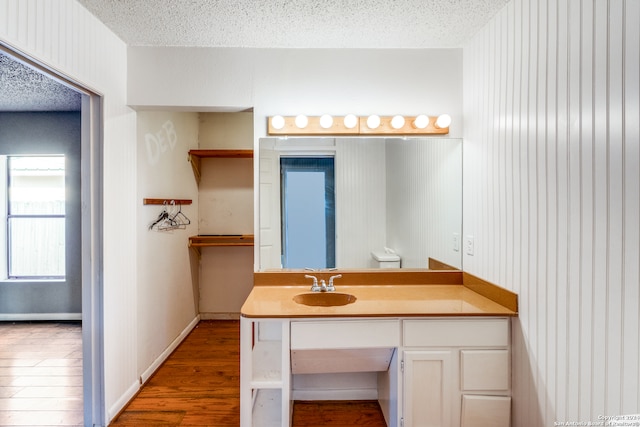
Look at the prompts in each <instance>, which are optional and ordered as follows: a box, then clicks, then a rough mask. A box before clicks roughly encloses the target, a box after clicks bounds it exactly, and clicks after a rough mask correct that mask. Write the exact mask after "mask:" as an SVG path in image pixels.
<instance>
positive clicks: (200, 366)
mask: <svg viewBox="0 0 640 427" xmlns="http://www.w3.org/2000/svg"><path fill="white" fill-rule="evenodd" d="M239 396H240V331H239V322H238V321H233V320H225V321H220V320H216V321H202V322H200V323H199V324H198V325H197V326H196V328H195V329H194V330H193V331H192V332H191V333H190V334H189V336H188V337H187V338H186V339H185V340H184V341H183V342H182V344H180V346H179V347H178V348H177V349H176V350H175V351H174V352H173V354H172V355H171V356H170V357H169V358H168V359H167V360H166V361H165V363H164V364H163V365H162V366H161V367H160V368H159V369H158V371H157V372H156V373H155V374H154V375H153V376H152V377H151V379H149V381H148V382H147V383H146V384H145V385H144V386H143V387H142V389H141V390H140V392H139V393H138V395H137V396H136V397H135V398H134V399H133V400H132V401H131V402H130V403H129V405H128V406H127V407H126V408H125V409H124V411H123V412H122V413H121V414H120V415H119V416H118V417H117V418H116V419H115V420H114V421H113V422H112V424H111V425H113V426H216V427H231V426H233V427H237V426H238V425H240V400H239ZM293 425H294V426H301V427H302V426H305V427H306V426H335V427H347V426H348V427H352V426H369V427H386V424H385V422H384V417H383V415H382V411H381V410H380V406H379V405H378V403H377V402H375V401H374V402H370V401H366V402H296V404H295V405H294V414H293Z"/></svg>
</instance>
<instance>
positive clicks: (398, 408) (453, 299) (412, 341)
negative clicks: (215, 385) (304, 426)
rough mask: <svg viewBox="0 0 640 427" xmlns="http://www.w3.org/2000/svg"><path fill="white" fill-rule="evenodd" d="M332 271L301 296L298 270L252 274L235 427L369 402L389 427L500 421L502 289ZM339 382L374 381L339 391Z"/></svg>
mask: <svg viewBox="0 0 640 427" xmlns="http://www.w3.org/2000/svg"><path fill="white" fill-rule="evenodd" d="M314 274H315V273H314ZM317 274H318V275H321V274H322V273H317ZM331 274H332V275H335V274H336V272H331ZM341 274H342V275H343V277H342V278H341V279H339V280H336V291H335V292H333V293H332V292H316V293H311V292H309V288H310V286H308V285H306V283H310V282H309V280H307V279H305V278H304V272H274V273H266V272H263V273H255V286H254V288H253V290H252V292H251V294H250V295H249V297H248V299H247V300H246V301H245V304H244V305H243V307H242V312H241V314H242V316H241V330H240V333H241V344H240V354H241V356H240V360H241V364H240V369H241V371H240V411H241V413H240V420H241V425H242V426H244V427H249V426H278V427H280V426H289V425H290V423H291V412H292V408H293V400H295V399H301V400H314V399H324V400H339V399H349V400H357V399H377V400H378V401H379V402H380V406H381V408H382V410H383V413H384V416H385V419H386V421H387V424H388V425H389V426H420V425H430V426H443V427H449V426H467V427H469V426H474V427H485V426H487V427H488V426H492V427H502V426H504V427H507V426H509V422H510V408H511V398H510V394H511V382H510V377H511V374H510V318H511V317H513V316H515V315H517V297H516V296H515V295H514V294H512V293H511V292H509V291H506V290H504V289H502V288H499V287H497V286H495V285H492V284H490V283H487V282H484V281H482V280H479V279H477V278H474V277H473V276H469V275H465V273H462V272H453V271H451V272H432V271H413V272H412V271H409V272H404V271H403V272H400V270H398V271H389V272H387V273H382V272H375V273H372V272H364V271H363V272H356V271H351V272H341ZM328 276H329V274H327V277H328ZM465 282H466V284H465ZM332 294H333V295H332ZM358 375H360V377H358ZM341 378H344V379H345V381H346V382H353V383H354V384H355V382H357V381H355V380H356V379H358V378H367V379H371V378H373V381H374V385H373V388H369V389H366V388H365V389H358V388H357V387H355V386H354V387H353V388H352V389H350V388H349V387H346V388H342V389H339V388H337V387H335V383H336V381H338V382H339V381H340V379H341ZM294 380H298V381H297V383H298V385H296V381H294ZM309 380H311V381H314V382H316V383H318V384H320V386H319V387H318V388H316V389H314V390H312V391H310V390H308V389H305V387H304V384H305V381H309ZM323 386H324V389H323Z"/></svg>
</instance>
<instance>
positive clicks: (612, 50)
mask: <svg viewBox="0 0 640 427" xmlns="http://www.w3.org/2000/svg"><path fill="white" fill-rule="evenodd" d="M638 22H640V4H639V3H638V2H636V1H634V0H627V1H623V0H610V1H605V0H602V1H600V0H598V1H580V0H568V1H561V0H513V1H511V2H510V3H509V4H508V5H507V7H505V8H504V9H503V10H502V11H501V12H500V13H499V14H498V15H497V16H496V17H495V18H494V19H493V20H492V21H491V22H490V23H489V24H488V25H487V26H486V27H485V28H484V29H483V30H482V31H481V32H480V33H479V34H478V35H477V36H476V37H475V38H474V39H473V40H472V41H471V42H470V43H469V44H468V45H467V46H466V47H465V49H464V58H463V62H464V118H465V129H464V138H465V140H464V144H465V146H464V147H465V148H464V165H465V168H464V233H465V234H466V235H474V237H475V249H476V250H475V254H474V255H473V256H465V258H464V268H465V270H466V271H468V272H470V273H473V274H476V275H479V276H481V277H483V278H485V279H488V280H490V281H493V282H496V283H499V284H501V285H504V286H506V287H508V288H510V289H512V290H514V291H516V292H518V294H519V295H520V316H519V318H518V319H516V320H515V322H514V328H513V334H514V336H513V339H514V370H513V373H514V378H513V389H514V399H513V401H514V405H515V407H514V425H516V426H523V427H528V426H534V425H535V426H542V425H554V424H553V423H554V422H555V421H583V422H584V421H598V417H599V416H607V415H609V416H613V415H618V414H629V413H638V412H640V381H639V377H640V372H639V365H638V351H639V348H640V337H639V333H638V323H639V320H640V319H639V317H638V313H639V311H640V307H639V288H640V276H639V272H638V265H639V264H640V255H639V252H640V251H639V249H640V248H639V247H640V230H639V226H640V221H639V220H638V218H639V217H640V208H639V200H640V191H639V186H640V174H639V171H640V154H639V153H640V151H639V147H638V145H639V144H638V142H639V132H638V123H639V122H640V117H639V108H638V97H639V79H640V77H639V76H640V70H639V59H640V47H639V45H640V43H639V39H640V34H639V29H638V27H639V26H638Z"/></svg>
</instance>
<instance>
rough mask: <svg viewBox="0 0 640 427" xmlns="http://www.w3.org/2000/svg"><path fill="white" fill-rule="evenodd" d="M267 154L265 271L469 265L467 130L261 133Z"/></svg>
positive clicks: (262, 210)
mask: <svg viewBox="0 0 640 427" xmlns="http://www.w3.org/2000/svg"><path fill="white" fill-rule="evenodd" d="M259 156H260V158H259V174H260V177H259V184H260V189H259V191H260V200H259V224H260V239H259V241H260V263H259V268H260V270H263V271H264V270H272V269H279V268H304V267H309V268H330V267H336V268H345V269H366V268H379V267H380V263H379V261H378V260H376V258H375V256H374V255H372V254H381V255H383V256H382V257H379V258H383V259H386V257H385V256H384V255H385V254H391V255H392V256H391V257H389V259H391V260H393V258H394V257H393V254H397V256H398V257H399V259H400V266H401V268H425V269H426V268H429V259H433V260H436V261H438V262H440V263H443V264H445V265H449V266H452V267H455V268H461V267H462V253H461V248H460V241H461V233H462V140H461V139H454V138H433V137H421V138H397V137H396V138H384V137H336V138H324V137H322V138H321V137H316V138H313V137H310V138H297V137H288V138H262V139H261V140H260V153H259ZM328 165H329V166H328ZM291 183H293V184H294V185H291ZM307 253H309V255H308V258H305V257H306V256H307ZM312 254H315V255H312ZM294 255H295V256H294ZM383 262H384V261H383ZM384 265H385V266H389V265H391V264H384Z"/></svg>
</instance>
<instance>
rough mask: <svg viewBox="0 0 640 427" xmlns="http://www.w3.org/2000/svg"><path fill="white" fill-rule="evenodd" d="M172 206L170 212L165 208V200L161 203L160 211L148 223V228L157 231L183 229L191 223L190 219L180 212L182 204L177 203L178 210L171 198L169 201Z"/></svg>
mask: <svg viewBox="0 0 640 427" xmlns="http://www.w3.org/2000/svg"><path fill="white" fill-rule="evenodd" d="M169 204H170V205H171V207H172V209H171V212H170V211H168V210H167V203H166V201H165V202H164V203H163V204H162V212H160V214H159V215H158V217H157V218H156V219H155V221H153V222H152V223H151V225H149V230H153V229H156V230H158V231H170V230H177V229H184V228H186V227H187V225H189V224H191V220H190V219H189V218H188V217H187V216H186V215H185V214H184V213H183V212H182V204H181V203H178V204H177V205H178V210H177V211H176V212H175V213H173V211H175V210H176V202H175V200H171V202H170V203H169Z"/></svg>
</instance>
